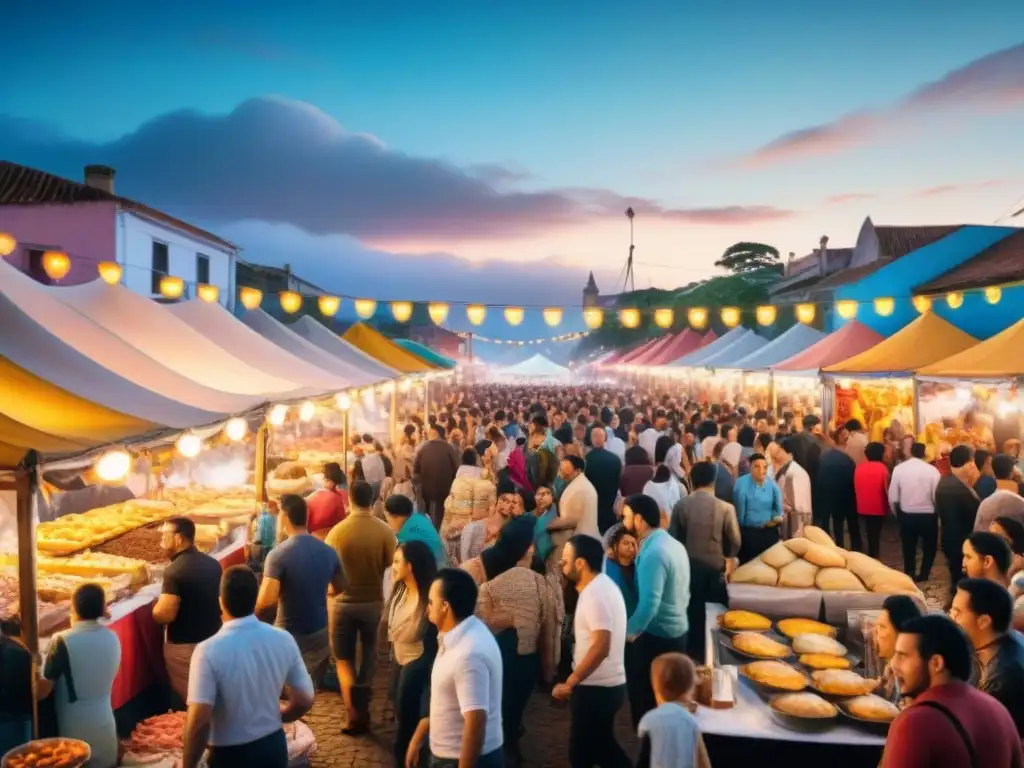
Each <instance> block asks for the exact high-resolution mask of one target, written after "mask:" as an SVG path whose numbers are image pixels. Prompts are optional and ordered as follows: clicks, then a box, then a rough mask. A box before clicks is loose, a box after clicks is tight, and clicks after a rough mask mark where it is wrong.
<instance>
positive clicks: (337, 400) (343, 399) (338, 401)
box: [334, 392, 352, 411]
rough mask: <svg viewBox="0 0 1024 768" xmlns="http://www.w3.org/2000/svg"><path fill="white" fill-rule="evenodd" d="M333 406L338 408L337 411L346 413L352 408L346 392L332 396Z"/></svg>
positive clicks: (350, 399)
mask: <svg viewBox="0 0 1024 768" xmlns="http://www.w3.org/2000/svg"><path fill="white" fill-rule="evenodd" d="M334 404H335V405H336V406H338V410H339V411H347V410H348V409H349V408H351V407H352V398H351V397H350V396H349V394H348V392H339V393H338V394H336V395H335V396H334Z"/></svg>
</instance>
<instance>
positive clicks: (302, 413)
mask: <svg viewBox="0 0 1024 768" xmlns="http://www.w3.org/2000/svg"><path fill="white" fill-rule="evenodd" d="M315 415H316V406H315V405H313V403H312V401H310V400H307V401H306V402H304V403H303V404H302V406H301V407H300V408H299V418H300V419H302V420H303V421H312V420H313V416H315Z"/></svg>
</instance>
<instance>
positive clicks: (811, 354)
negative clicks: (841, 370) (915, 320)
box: [771, 320, 885, 371]
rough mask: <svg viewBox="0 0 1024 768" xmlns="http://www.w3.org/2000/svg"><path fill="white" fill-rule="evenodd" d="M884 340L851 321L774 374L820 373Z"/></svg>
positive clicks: (785, 363) (777, 367)
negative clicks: (784, 372) (781, 372)
mask: <svg viewBox="0 0 1024 768" xmlns="http://www.w3.org/2000/svg"><path fill="white" fill-rule="evenodd" d="M884 340H885V337H884V336H882V335H880V334H878V333H875V332H874V331H873V330H871V329H870V328H868V327H867V326H866V325H864V324H863V323H859V322H857V321H856V320H851V321H850V322H848V323H846V324H845V325H844V326H843V327H842V328H840V329H839V330H838V331H836V332H834V333H830V334H829V335H828V336H826V337H825V338H824V339H822V340H821V341H819V342H817V343H816V344H812V345H811V346H809V347H808V348H807V349H805V350H804V351H803V352H799V353H797V354H795V355H793V356H792V357H790V358H787V359H785V360H783V361H782V362H781V363H776V364H775V365H773V366H772V367H771V369H772V370H773V371H817V370H819V369H821V368H825V367H826V366H829V365H834V364H835V363H838V362H841V361H843V360H846V359H848V358H851V357H853V356H854V355H859V354H860V353H861V352H864V351H866V350H868V349H870V348H871V347H873V346H875V345H876V344H878V343H879V342H881V341H884Z"/></svg>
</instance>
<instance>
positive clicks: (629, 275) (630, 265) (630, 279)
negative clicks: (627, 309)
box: [622, 206, 636, 293]
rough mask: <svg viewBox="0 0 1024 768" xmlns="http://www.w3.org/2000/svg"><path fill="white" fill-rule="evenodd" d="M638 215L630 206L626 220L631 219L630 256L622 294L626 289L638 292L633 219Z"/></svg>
mask: <svg viewBox="0 0 1024 768" xmlns="http://www.w3.org/2000/svg"><path fill="white" fill-rule="evenodd" d="M635 215H636V214H635V213H634V212H633V207H632V206H630V207H629V208H627V209H626V218H627V219H629V256H628V257H627V258H626V277H625V279H623V281H622V292H623V293H625V292H626V287H627V286H628V287H629V290H630V291H635V290H636V285H635V283H634V281H633V248H634V247H635V246H634V245H633V217H634V216H635Z"/></svg>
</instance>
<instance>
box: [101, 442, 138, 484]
mask: <svg viewBox="0 0 1024 768" xmlns="http://www.w3.org/2000/svg"><path fill="white" fill-rule="evenodd" d="M95 470H96V476H97V477H98V478H99V479H100V480H103V481H104V482H107V483H115V482H117V481H118V480H124V478H126V477H128V473H129V472H131V470H132V457H131V455H130V454H129V453H128V451H122V450H120V449H118V450H112V451H107V452H106V453H104V454H103V455H102V456H100V457H99V459H97V461H96V466H95Z"/></svg>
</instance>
